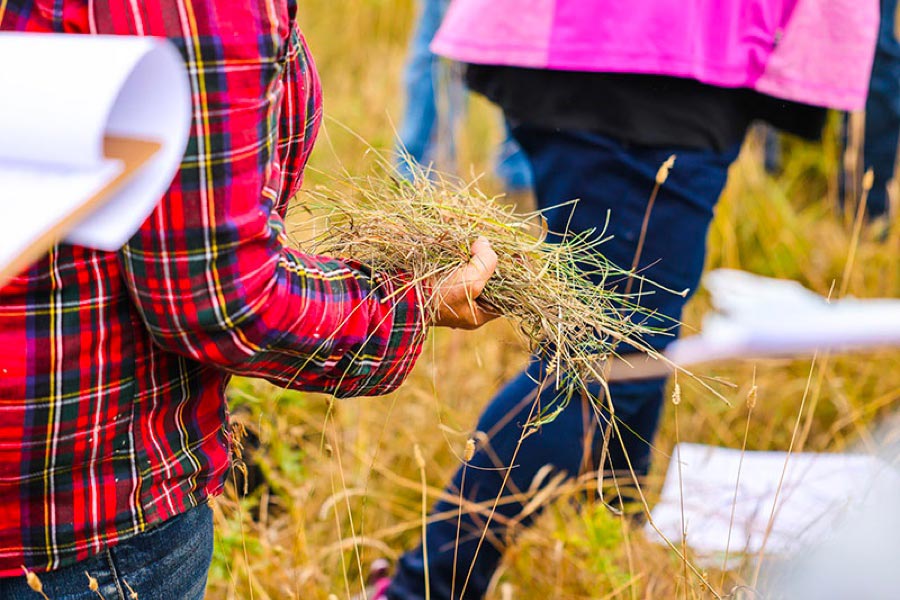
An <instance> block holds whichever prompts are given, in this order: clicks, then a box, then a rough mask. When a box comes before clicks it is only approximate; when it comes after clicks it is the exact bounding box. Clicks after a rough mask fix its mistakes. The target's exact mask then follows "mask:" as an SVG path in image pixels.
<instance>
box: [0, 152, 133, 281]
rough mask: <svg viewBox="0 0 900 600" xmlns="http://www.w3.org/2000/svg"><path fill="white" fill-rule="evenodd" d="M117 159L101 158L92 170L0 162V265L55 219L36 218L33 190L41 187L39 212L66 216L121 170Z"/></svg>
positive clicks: (26, 246) (22, 251)
mask: <svg viewBox="0 0 900 600" xmlns="http://www.w3.org/2000/svg"><path fill="white" fill-rule="evenodd" d="M123 168H124V165H123V164H122V163H121V162H120V161H117V160H104V161H103V162H101V163H100V164H99V165H98V166H95V167H93V168H91V169H83V170H78V171H71V170H67V169H62V170H61V169H60V168H59V167H54V166H45V165H40V166H35V165H29V164H15V165H10V164H7V163H2V162H0V182H2V183H0V187H2V189H3V190H4V193H5V194H9V196H5V197H8V198H14V199H16V200H14V201H11V202H8V203H7V205H6V206H5V207H4V208H3V218H2V219H0V240H2V241H3V243H2V244H0V265H5V264H9V263H12V262H13V261H14V260H15V259H16V258H17V257H18V256H19V255H21V254H22V253H24V251H25V250H26V249H27V248H28V246H29V244H30V243H31V241H32V240H35V239H38V238H40V237H41V236H42V235H43V234H45V233H46V232H47V231H48V230H49V229H50V228H51V227H52V226H53V224H54V223H55V222H57V221H58V219H52V220H51V219H42V218H36V216H35V213H36V208H35V207H36V206H37V205H36V204H35V203H33V201H32V199H33V197H34V194H33V191H34V190H35V189H40V190H42V194H43V195H42V197H41V204H40V209H39V212H40V213H42V214H46V215H59V216H62V215H68V214H71V213H73V212H74V211H76V210H77V209H78V208H79V207H80V206H81V204H82V201H83V199H84V198H90V197H92V196H93V195H95V194H96V193H97V192H98V191H100V190H101V189H103V188H104V187H105V186H106V185H107V184H108V183H109V182H110V181H111V180H112V179H114V178H115V177H116V176H117V175H118V174H119V173H121V172H122V169H123Z"/></svg>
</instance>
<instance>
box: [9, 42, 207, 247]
mask: <svg viewBox="0 0 900 600" xmlns="http://www.w3.org/2000/svg"><path fill="white" fill-rule="evenodd" d="M0 64H3V66H4V67H3V69H0V90H3V93H0V221H4V222H5V223H9V224H10V227H9V229H8V231H7V233H8V235H9V237H7V236H6V235H5V236H4V237H3V238H2V239H0V245H2V251H0V252H2V255H3V256H7V257H8V256H12V255H13V254H12V253H14V252H15V251H16V249H21V248H22V247H23V244H25V243H27V241H28V240H29V239H33V237H31V236H32V235H33V234H34V233H35V232H36V231H38V230H40V231H47V230H48V229H52V228H55V227H56V226H57V225H58V224H59V223H60V222H61V221H62V220H63V217H64V216H65V215H64V214H63V213H59V212H57V211H60V210H68V209H72V210H74V209H75V208H77V207H78V206H79V204H78V202H79V200H81V201H82V202H85V201H89V200H91V194H90V193H89V192H90V191H91V190H97V189H102V188H103V186H99V187H98V186H97V185H96V184H97V183H98V182H99V181H100V180H102V179H103V178H104V177H108V176H109V174H110V173H111V171H110V169H111V167H110V163H109V162H108V161H107V159H106V154H105V152H104V143H105V141H107V142H108V140H109V139H110V137H118V138H129V139H134V140H140V141H146V142H151V143H153V144H154V147H155V148H156V151H155V153H152V157H151V158H149V160H147V161H146V163H145V164H143V165H141V167H140V168H139V169H136V170H134V171H133V172H132V171H129V173H128V175H129V177H128V178H127V179H125V180H123V181H119V182H118V183H117V185H116V186H114V187H113V188H110V189H108V190H106V192H108V193H106V195H105V197H104V201H103V202H92V201H91V206H92V211H90V212H84V211H82V213H83V214H79V221H78V222H75V221H72V220H68V221H66V222H65V226H66V230H65V231H60V232H59V233H60V235H62V234H65V241H67V242H69V243H73V244H79V245H83V246H89V247H93V248H98V249H101V250H107V251H113V250H116V249H118V248H119V247H121V246H122V245H123V244H124V243H125V242H126V241H127V240H128V239H129V238H130V237H131V236H132V235H133V234H134V232H135V231H136V230H137V228H138V227H139V226H140V225H141V223H143V221H144V220H146V218H147V216H148V215H149V214H150V212H151V211H152V210H153V208H154V207H155V206H156V204H157V203H158V202H159V199H160V198H161V197H162V195H163V193H164V192H165V190H166V189H167V188H168V186H169V184H170V183H171V180H172V177H173V176H174V174H175V172H176V171H177V169H178V166H179V165H180V163H181V159H182V156H183V154H184V151H185V147H186V145H187V139H188V135H189V128H190V120H191V110H192V109H191V99H190V86H189V83H188V77H187V73H186V69H185V66H184V64H183V61H182V60H181V57H180V54H179V53H178V51H177V49H175V47H174V46H173V45H172V44H171V43H170V42H168V41H166V40H164V39H160V38H141V37H127V36H88V35H64V34H63V35H58V34H20V33H2V34H0ZM37 173H44V174H45V176H43V177H40V176H35V175H36V174H37ZM62 182H68V183H66V184H63V183H62ZM22 198H26V199H27V200H26V206H27V207H28V209H29V211H30V212H28V214H27V215H25V214H23V211H22V206H21V204H20V203H21V202H22ZM26 217H27V218H28V219H29V221H30V223H29V224H28V225H27V226H25V225H23V226H19V227H17V226H14V225H21V223H22V219H23V218H26ZM57 241H58V240H57Z"/></svg>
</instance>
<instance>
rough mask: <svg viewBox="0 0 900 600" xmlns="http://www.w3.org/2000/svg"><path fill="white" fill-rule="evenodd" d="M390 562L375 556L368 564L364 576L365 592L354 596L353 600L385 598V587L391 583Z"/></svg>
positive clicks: (381, 599) (380, 599)
mask: <svg viewBox="0 0 900 600" xmlns="http://www.w3.org/2000/svg"><path fill="white" fill-rule="evenodd" d="M390 571H391V563H390V562H389V561H388V560H387V559H384V558H377V559H375V560H374V561H372V564H371V565H370V566H369V574H368V576H367V577H366V591H365V594H360V595H358V596H354V597H353V600H365V599H368V600H387V589H388V586H390V585H391V577H390Z"/></svg>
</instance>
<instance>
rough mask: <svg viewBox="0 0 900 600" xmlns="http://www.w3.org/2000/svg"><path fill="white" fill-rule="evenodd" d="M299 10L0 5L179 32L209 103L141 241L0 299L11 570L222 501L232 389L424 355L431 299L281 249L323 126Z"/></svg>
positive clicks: (41, 19)
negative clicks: (243, 378)
mask: <svg viewBox="0 0 900 600" xmlns="http://www.w3.org/2000/svg"><path fill="white" fill-rule="evenodd" d="M295 4H296V3H295V1H293V0H245V1H243V0H242V1H238V0H65V1H63V2H60V1H59V0H0V30H4V31H52V32H69V33H83V34H93V33H97V34H107V33H112V34H123V35H150V36H163V37H167V38H169V39H170V40H172V41H173V42H174V43H175V44H176V46H177V47H178V48H179V49H180V51H181V53H182V55H183V57H184V60H185V62H186V64H187V67H188V72H189V77H190V82H191V86H192V91H193V99H194V107H195V112H194V118H193V124H192V132H191V139H190V143H189V146H188V149H187V152H186V155H185V157H184V161H183V163H182V165H181V169H180V171H179V173H178V175H177V176H176V178H175V180H174V182H173V183H172V186H171V188H170V189H169V191H168V192H167V193H166V195H165V197H164V198H163V199H162V202H161V204H160V206H159V207H158V208H157V210H156V211H155V212H154V213H153V215H152V216H151V217H150V218H149V219H148V221H147V222H146V223H145V224H144V226H143V227H142V228H141V230H140V232H139V233H138V234H137V235H136V236H135V237H134V238H133V239H132V240H131V241H130V242H129V243H128V245H127V246H125V247H124V248H123V249H122V250H121V251H120V252H118V253H104V252H98V251H93V250H89V249H86V248H82V247H76V246H69V245H59V246H57V247H55V248H54V249H53V250H52V251H51V252H50V253H49V254H47V255H46V256H45V257H44V258H42V259H41V260H40V261H39V262H38V263H37V264H35V265H33V266H32V267H31V268H30V269H29V270H28V271H26V272H25V273H23V274H22V275H21V276H19V277H18V278H16V279H15V280H14V281H13V282H11V283H10V284H9V285H8V286H6V287H5V288H4V289H2V290H0V576H5V575H21V569H20V565H25V566H26V567H28V568H29V569H33V570H37V571H40V570H45V569H54V568H58V567H61V566H63V565H66V564H70V563H73V562H75V561H78V560H81V559H84V558H86V557H88V556H89V555H91V554H93V553H97V552H99V551H101V550H102V549H103V548H104V546H106V545H111V544H114V543H115V542H116V541H117V540H121V539H123V538H126V537H128V536H131V535H134V534H136V533H138V532H141V531H143V530H145V529H146V528H147V527H148V526H150V525H152V524H154V523H157V522H159V521H162V520H164V519H166V518H168V517H171V516H173V515H176V514H179V513H181V512H183V511H185V510H187V509H188V508H190V507H192V506H195V505H197V504H198V503H201V502H203V501H204V500H205V499H206V498H207V497H208V496H210V495H213V494H216V493H218V492H219V491H220V490H221V488H222V485H223V480H224V476H225V472H226V470H227V469H228V465H229V441H230V436H229V433H228V428H227V425H226V423H227V413H226V407H225V401H224V393H223V392H224V387H225V384H226V382H227V381H228V378H229V376H230V375H229V374H231V373H234V374H241V375H248V376H256V377H264V378H266V379H268V380H269V381H272V382H274V383H276V384H278V385H282V386H289V387H292V388H299V389H304V390H317V391H324V392H329V393H333V394H337V395H341V396H350V395H367V394H379V393H384V392H387V391H390V390H391V389H393V388H395V387H396V386H397V385H399V384H400V382H401V381H402V380H403V379H404V377H405V376H406V375H407V373H408V372H409V370H410V368H411V367H412V364H413V362H414V361H415V359H416V357H417V356H418V353H419V352H420V350H421V343H422V338H423V326H422V315H421V311H420V307H419V304H418V299H417V297H416V292H415V291H413V290H409V291H404V292H403V293H400V294H398V295H396V296H394V297H391V299H390V300H388V299H387V298H388V297H390V296H391V294H392V293H393V291H394V290H393V289H392V288H391V286H390V283H389V282H386V281H384V280H381V279H380V278H373V277H370V276H369V275H368V274H367V273H366V271H365V270H364V269H363V268H362V267H361V266H360V265H358V264H354V263H352V262H347V261H339V260H332V259H328V258H323V257H316V256H309V255H305V254H302V253H300V252H297V251H294V250H292V249H290V248H288V247H286V245H285V242H286V238H285V234H284V222H283V220H282V219H283V217H284V213H285V210H286V208H287V204H288V201H289V200H290V198H291V197H292V196H293V195H294V194H295V193H296V192H297V190H298V188H299V186H300V182H301V175H302V171H303V167H304V165H305V163H306V160H307V158H308V156H309V153H310V150H311V148H312V145H313V140H314V138H315V135H316V131H317V128H318V124H319V121H320V113H321V108H320V107H321V93H320V88H319V81H318V78H317V76H316V72H315V69H314V67H313V64H312V62H311V60H310V58H309V55H308V52H307V49H306V45H305V42H304V40H303V37H302V35H301V33H300V31H299V29H298V28H297V26H296V25H295V23H294V13H295V12H296V5H295ZM22 59H23V60H27V57H22ZM40 76H41V74H40V73H35V77H40ZM61 101H62V100H61ZM2 201H4V202H6V201H14V202H28V199H27V198H3V199H2ZM35 209H36V210H40V207H35Z"/></svg>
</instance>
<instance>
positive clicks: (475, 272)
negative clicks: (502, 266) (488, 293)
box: [463, 236, 497, 298]
mask: <svg viewBox="0 0 900 600" xmlns="http://www.w3.org/2000/svg"><path fill="white" fill-rule="evenodd" d="M471 255H472V257H471V258H470V259H469V262H468V264H467V265H466V268H465V272H464V278H463V281H464V282H465V284H466V287H467V288H468V291H469V292H470V293H471V295H472V297H473V298H477V297H478V296H479V295H480V294H481V292H482V290H484V286H485V285H486V284H487V281H488V279H489V278H490V276H491V275H492V274H493V273H494V270H495V269H496V268H497V253H496V252H494V249H493V248H491V243H490V242H489V241H488V239H487V238H486V237H483V236H481V237H479V238H478V239H477V240H475V242H473V243H472V248H471Z"/></svg>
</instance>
